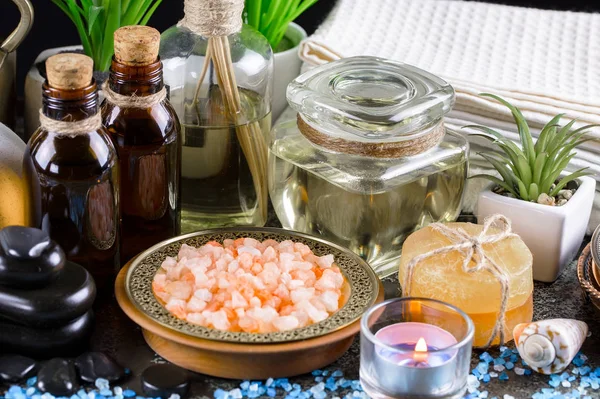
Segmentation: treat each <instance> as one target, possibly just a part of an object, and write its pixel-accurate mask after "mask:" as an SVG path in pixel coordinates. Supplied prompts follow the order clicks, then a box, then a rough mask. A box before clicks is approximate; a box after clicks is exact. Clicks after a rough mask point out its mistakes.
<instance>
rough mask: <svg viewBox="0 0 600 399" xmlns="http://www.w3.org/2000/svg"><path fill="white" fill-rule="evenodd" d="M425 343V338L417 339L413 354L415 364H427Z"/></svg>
mask: <svg viewBox="0 0 600 399" xmlns="http://www.w3.org/2000/svg"><path fill="white" fill-rule="evenodd" d="M427 357H428V353H427V342H426V341H425V338H422V337H421V338H419V340H418V341H417V344H416V345H415V353H414V355H413V359H414V360H415V362H417V363H426V362H427Z"/></svg>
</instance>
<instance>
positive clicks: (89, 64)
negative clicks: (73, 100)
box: [46, 53, 94, 90]
mask: <svg viewBox="0 0 600 399" xmlns="http://www.w3.org/2000/svg"><path fill="white" fill-rule="evenodd" d="M93 72H94V61H93V60H92V59H91V58H90V57H88V56H87V55H83V54H76V53H62V54H56V55H53V56H52V57H50V58H48V59H47V60H46V76H47V77H48V84H49V85H50V87H53V88H55V89H61V90H78V89H83V88H85V87H88V86H89V85H90V84H91V83H92V74H93Z"/></svg>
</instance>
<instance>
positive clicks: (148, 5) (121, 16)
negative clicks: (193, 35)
mask: <svg viewBox="0 0 600 399" xmlns="http://www.w3.org/2000/svg"><path fill="white" fill-rule="evenodd" d="M52 2H53V3H54V4H56V5H57V6H58V7H59V8H60V9H61V10H62V11H63V12H64V13H65V14H67V16H68V17H69V18H70V19H71V21H72V22H73V24H74V25H75V27H76V28H77V33H79V38H80V39H81V44H82V45H83V51H84V52H85V54H87V55H88V56H90V57H91V58H92V59H93V60H94V69H95V70H97V71H102V72H106V71H108V68H109V67H110V63H111V60H112V56H113V53H114V46H113V35H114V33H115V31H116V30H117V29H119V28H120V27H122V26H128V25H146V24H147V23H148V20H149V19H150V17H151V16H152V14H153V13H154V11H156V9H157V8H158V6H159V5H160V3H161V2H162V0H52Z"/></svg>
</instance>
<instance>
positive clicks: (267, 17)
mask: <svg viewBox="0 0 600 399" xmlns="http://www.w3.org/2000/svg"><path fill="white" fill-rule="evenodd" d="M282 1H283V0H271V2H270V3H269V8H268V10H267V12H266V14H264V15H263V18H262V19H263V20H262V21H261V27H260V28H261V29H260V33H262V34H263V35H264V36H265V37H267V39H268V36H267V35H266V33H267V30H268V29H269V26H270V25H271V23H272V22H273V20H274V19H275V16H276V15H277V13H278V12H279V8H280V6H281V3H282ZM263 24H264V25H263Z"/></svg>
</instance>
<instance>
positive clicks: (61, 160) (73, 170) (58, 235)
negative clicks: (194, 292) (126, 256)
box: [24, 71, 119, 289]
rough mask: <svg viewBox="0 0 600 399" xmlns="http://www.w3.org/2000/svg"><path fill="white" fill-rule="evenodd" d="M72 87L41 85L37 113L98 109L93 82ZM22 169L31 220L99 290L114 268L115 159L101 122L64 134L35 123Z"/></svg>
mask: <svg viewBox="0 0 600 399" xmlns="http://www.w3.org/2000/svg"><path fill="white" fill-rule="evenodd" d="M89 77H90V79H88V80H87V82H90V81H91V83H87V84H84V87H82V88H78V89H59V88H55V87H51V86H50V84H49V82H48V81H46V82H45V83H44V85H43V88H42V91H43V102H42V104H43V105H42V113H43V115H44V116H46V117H48V118H51V119H52V120H57V121H70V122H75V121H81V120H84V119H88V118H90V117H91V116H93V115H96V114H97V113H98V112H99V107H98V92H97V88H96V83H95V82H94V81H93V80H91V71H90V76H89ZM24 173H25V178H26V182H27V186H28V190H29V192H30V206H31V215H32V220H33V225H34V226H36V227H39V228H41V229H43V230H44V231H46V232H47V233H48V234H49V235H50V237H51V238H52V239H53V240H55V241H56V242H57V243H58V244H59V245H60V246H61V247H62V248H63V250H64V251H65V253H66V255H67V258H68V259H69V260H70V261H73V262H75V263H78V264H80V265H82V266H84V267H86V268H87V269H88V270H89V271H90V272H91V273H92V275H93V276H94V279H95V280H96V285H97V286H98V288H99V289H102V288H104V287H108V286H111V285H112V278H113V277H114V275H115V272H116V270H117V268H118V261H119V239H118V231H119V229H118V227H119V226H118V223H119V217H118V211H119V208H118V201H119V192H118V163H117V154H116V151H115V148H114V146H113V144H112V142H111V140H110V137H109V135H108V133H107V132H106V130H105V129H104V128H103V127H99V128H98V129H97V130H92V131H90V132H88V133H83V134H81V133H79V134H75V135H72V134H71V135H66V134H64V132H60V131H49V130H47V129H45V128H44V127H40V128H39V129H38V130H37V131H36V132H35V133H34V134H33V135H32V137H31V139H30V140H29V143H28V144H27V150H26V152H25V158H24Z"/></svg>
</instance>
